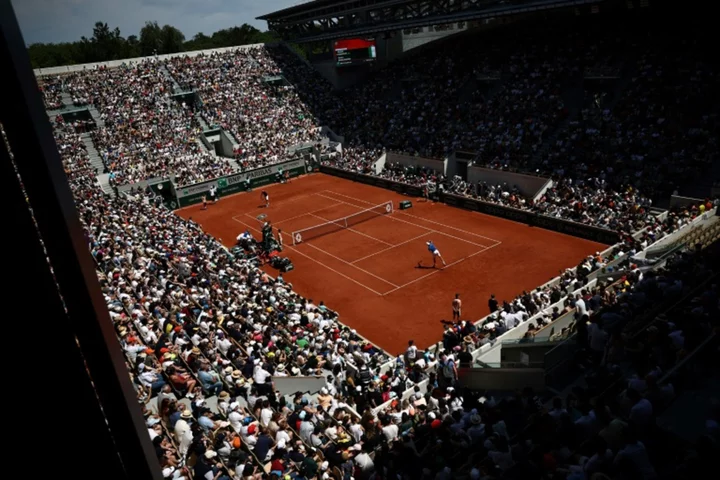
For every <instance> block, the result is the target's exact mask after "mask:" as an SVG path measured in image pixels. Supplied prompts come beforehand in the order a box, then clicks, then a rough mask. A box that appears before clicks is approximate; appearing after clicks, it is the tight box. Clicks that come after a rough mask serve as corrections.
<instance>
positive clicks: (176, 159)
mask: <svg viewBox="0 0 720 480" xmlns="http://www.w3.org/2000/svg"><path fill="white" fill-rule="evenodd" d="M64 85H65V88H66V89H67V90H68V91H69V93H70V94H71V95H72V97H73V98H74V99H75V100H74V101H76V102H81V103H87V104H92V105H94V106H95V107H96V108H97V110H98V111H99V112H100V117H101V118H100V120H101V126H99V128H97V129H96V130H95V131H94V132H93V142H94V144H95V147H96V148H97V150H98V152H99V153H100V154H101V156H102V157H103V159H104V162H105V164H106V166H107V168H108V170H109V171H110V172H112V178H113V184H114V185H125V184H132V183H136V182H139V181H142V180H146V179H149V178H155V177H169V176H171V175H175V178H176V183H178V184H179V185H187V184H190V183H195V182H199V181H202V180H206V179H211V178H217V177H219V176H222V175H227V174H230V173H232V172H233V171H234V169H233V168H232V166H231V165H230V164H229V163H228V162H227V161H226V160H224V159H223V158H219V157H215V156H214V155H211V154H210V153H208V152H207V151H206V150H203V148H202V147H201V145H200V144H199V139H198V136H199V134H200V133H201V131H202V129H201V127H200V124H199V123H198V120H197V118H195V113H194V111H193V109H192V106H190V105H185V104H183V105H178V104H175V102H174V101H173V100H172V99H171V98H170V96H171V94H172V93H173V90H172V81H171V80H169V79H168V78H167V77H166V76H165V74H164V73H163V72H162V71H161V69H160V66H159V65H158V63H157V62H155V61H144V62H142V63H138V64H134V65H130V66H128V65H123V66H121V67H118V68H96V69H93V70H90V71H83V72H81V73H75V74H72V75H68V76H67V77H66V79H65V83H64Z"/></svg>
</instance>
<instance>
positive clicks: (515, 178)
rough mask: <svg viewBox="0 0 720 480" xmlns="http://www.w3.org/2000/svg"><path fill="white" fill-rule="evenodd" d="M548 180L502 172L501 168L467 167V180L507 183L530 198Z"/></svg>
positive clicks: (495, 183) (493, 183)
mask: <svg viewBox="0 0 720 480" xmlns="http://www.w3.org/2000/svg"><path fill="white" fill-rule="evenodd" d="M548 181H550V179H549V178H545V177H535V176H532V175H524V174H522V173H513V172H504V171H502V170H493V169H490V168H484V167H477V166H474V165H471V166H470V167H468V182H470V183H477V182H487V183H488V184H492V185H497V184H499V183H507V184H508V185H510V186H517V187H518V189H519V190H520V192H522V194H523V195H525V196H527V197H530V198H534V197H535V195H536V194H537V193H538V192H539V191H540V190H542V189H543V187H545V186H546V185H547V183H548Z"/></svg>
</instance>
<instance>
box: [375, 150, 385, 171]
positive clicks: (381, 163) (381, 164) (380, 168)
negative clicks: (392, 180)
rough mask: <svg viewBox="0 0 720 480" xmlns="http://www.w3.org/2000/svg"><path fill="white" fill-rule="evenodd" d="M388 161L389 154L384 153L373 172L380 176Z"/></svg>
mask: <svg viewBox="0 0 720 480" xmlns="http://www.w3.org/2000/svg"><path fill="white" fill-rule="evenodd" d="M386 161H387V153H383V154H382V155H380V158H378V160H377V162H375V163H374V164H373V170H374V171H375V173H377V174H379V173H380V172H382V171H383V169H384V168H385V162H386Z"/></svg>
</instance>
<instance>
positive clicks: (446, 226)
mask: <svg viewBox="0 0 720 480" xmlns="http://www.w3.org/2000/svg"><path fill="white" fill-rule="evenodd" d="M323 191H325V192H328V193H332V194H333V195H338V196H340V197H345V198H349V199H351V200H355V201H358V202H362V203H366V204H368V205H373V204H372V203H371V202H368V201H365V200H360V199H357V198H353V197H350V196H348V195H343V194H342V193H337V192H333V191H332V190H323ZM326 198H329V197H326ZM333 200H336V199H333ZM397 213H399V214H401V215H407V216H408V217H411V218H417V219H418V220H422V221H424V222H428V223H434V224H435V225H440V226H442V227H445V228H450V229H452V230H457V231H458V232H463V233H467V234H468V235H472V236H474V237H479V238H484V239H485V240H490V241H492V242H497V243H502V242H501V241H499V240H495V239H494V238H490V237H485V236H483V235H478V234H477V233H473V232H468V231H467V230H463V229H461V228H457V227H451V226H450V225H445V224H444V223H440V222H436V221H434V220H428V219H427V218H423V217H418V216H417V215H412V214H410V213H406V212H401V211H398V212H397ZM418 226H419V225H418Z"/></svg>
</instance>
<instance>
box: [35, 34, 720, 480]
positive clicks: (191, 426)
mask: <svg viewBox="0 0 720 480" xmlns="http://www.w3.org/2000/svg"><path fill="white" fill-rule="evenodd" d="M480 35H483V37H482V40H483V41H482V42H481V43H482V45H483V47H482V48H477V47H475V48H472V47H470V45H477V44H478V43H479V41H478V39H477V38H475V37H473V34H471V35H469V36H467V35H466V36H458V37H457V38H452V39H450V40H446V41H445V42H444V43H442V44H441V45H439V46H432V45H430V46H428V47H424V48H423V50H422V51H421V52H420V53H418V54H416V55H412V56H409V57H408V58H407V59H404V60H401V61H399V62H397V63H394V64H390V65H389V66H387V67H386V68H384V69H382V70H379V71H378V72H376V73H375V74H374V76H373V77H372V78H370V79H368V80H367V81H365V82H364V83H362V84H360V85H359V86H356V87H353V89H352V91H350V92H349V93H348V92H345V93H343V95H338V94H336V93H335V92H334V91H333V89H332V88H331V87H330V85H329V84H328V83H326V82H325V80H324V79H323V78H322V77H321V76H319V75H318V74H317V73H316V72H315V71H313V69H312V68H311V67H309V66H308V65H307V64H306V63H304V62H302V61H301V60H300V59H298V57H297V55H296V54H295V53H294V52H293V51H291V50H290V49H288V48H286V47H285V46H283V45H273V46H260V45H259V46H252V47H248V48H238V49H231V50H229V51H225V52H222V53H210V54H203V55H198V56H184V55H178V56H175V57H174V58H171V59H155V58H150V59H145V60H142V61H138V62H134V63H128V64H126V65H123V66H119V67H115V68H105V67H103V68H95V69H90V70H83V71H79V72H76V73H72V74H68V75H62V76H52V77H41V78H40V79H39V80H40V84H41V88H42V92H43V97H44V100H45V105H46V108H47V109H48V110H49V111H54V110H57V108H58V107H59V106H60V105H62V98H63V94H66V96H67V97H69V98H71V99H72V103H73V104H75V105H76V106H84V105H90V106H92V107H94V108H95V109H96V111H97V118H95V121H96V126H97V128H95V129H93V131H92V133H91V134H90V135H91V140H92V146H93V148H95V149H96V150H97V152H98V153H99V155H100V156H101V158H102V159H103V164H104V168H103V171H98V169H97V168H96V167H95V166H93V165H92V164H91V161H90V154H89V152H88V148H89V147H88V145H87V143H86V142H84V141H83V134H84V130H83V129H84V128H85V127H84V123H82V122H78V123H76V122H73V121H65V122H64V121H57V122H55V126H54V128H55V130H54V131H55V137H56V140H57V144H58V147H59V150H60V153H61V155H62V159H63V162H64V166H65V170H66V172H67V175H68V180H69V182H70V185H71V187H72V189H73V193H74V195H75V198H76V201H77V207H78V211H79V214H80V218H81V219H82V221H83V223H84V226H85V230H86V234H87V239H88V244H89V248H90V250H91V252H92V255H93V257H94V259H95V261H96V264H97V272H98V277H99V279H100V283H101V286H102V290H103V293H104V295H105V300H106V302H107V306H108V309H109V311H110V316H111V318H112V321H113V322H114V324H115V329H116V331H117V334H118V337H119V339H120V342H121V344H122V346H123V348H124V351H125V354H126V358H127V366H128V370H129V373H130V376H131V377H132V379H133V382H134V385H135V386H136V389H137V393H138V400H139V402H140V403H141V404H142V406H143V410H144V413H145V418H146V420H147V427H148V432H149V435H150V436H151V438H152V441H153V444H154V445H155V449H156V452H157V455H158V459H159V460H160V462H161V465H162V468H163V475H164V477H165V478H173V479H181V478H184V479H190V478H196V479H200V478H208V479H211V478H215V479H218V478H221V479H224V478H237V479H261V478H283V479H284V478H293V479H308V480H309V479H314V478H333V479H336V480H337V479H350V478H356V479H380V478H402V479H451V478H468V479H480V478H482V479H499V478H509V479H533V478H572V479H590V478H596V479H598V478H608V477H609V478H622V479H625V478H642V479H646V480H650V479H654V478H661V477H663V478H690V477H691V476H692V475H695V474H701V473H700V472H705V471H710V470H705V468H709V467H710V462H711V459H712V452H713V451H716V450H717V442H718V423H717V422H718V420H720V417H719V416H718V415H719V414H720V411H718V410H717V408H718V407H717V406H715V410H714V411H712V412H710V414H709V416H708V418H707V419H706V420H707V429H706V431H705V432H704V435H703V436H702V437H701V441H699V442H697V443H691V444H680V443H679V442H674V441H672V442H671V440H669V439H668V437H667V436H666V435H664V434H662V435H661V434H660V433H659V428H658V427H657V423H656V420H657V419H660V418H661V416H662V415H663V412H664V411H666V409H670V408H673V407H672V402H673V399H674V398H676V397H678V396H680V395H681V394H682V393H683V391H684V389H685V388H690V387H691V386H692V387H693V388H694V387H695V386H696V384H695V383H693V382H690V381H689V380H688V377H691V376H697V375H699V374H700V375H701V376H702V375H706V374H707V375H708V376H712V375H714V377H715V378H716V377H717V372H714V374H712V375H711V373H712V372H710V371H709V369H706V368H705V367H704V361H705V357H706V356H707V352H706V350H704V348H705V346H706V342H708V341H709V339H713V338H714V336H715V335H717V328H718V319H719V318H720V315H719V313H720V312H718V288H717V283H716V278H717V277H716V275H717V266H718V263H717V256H718V253H717V249H716V248H715V249H713V248H706V247H709V246H710V245H711V244H713V242H716V241H717V238H718V230H719V228H718V224H717V223H716V222H715V223H712V222H708V225H710V226H705V224H702V225H701V222H703V221H705V220H707V218H708V215H707V214H708V213H710V212H713V211H714V209H715V208H717V201H716V200H715V201H713V200H712V199H703V200H702V201H698V202H695V203H694V204H691V205H688V206H684V207H681V208H675V209H672V210H670V211H665V212H662V213H661V211H660V210H656V209H654V208H653V199H658V198H665V197H669V195H670V193H672V192H673V191H675V190H678V189H681V188H682V186H683V185H682V182H683V181H685V180H688V181H692V180H694V179H695V178H697V177H698V176H702V175H703V174H704V172H707V171H708V170H709V169H710V168H711V166H712V162H717V161H718V160H717V154H718V150H717V147H718V145H717V136H716V132H717V126H718V124H717V122H718V116H717V111H718V110H717V106H718V104H717V86H718V85H719V84H720V82H719V81H718V80H720V79H719V78H718V74H719V72H720V70H718V64H717V60H718V57H717V56H713V55H710V54H709V53H708V52H707V48H706V47H707V45H706V44H705V39H704V38H701V36H700V35H698V37H696V38H686V39H683V41H682V42H679V41H678V38H676V36H673V35H671V34H668V32H667V31H664V30H661V29H659V30H658V31H653V30H652V29H651V30H650V31H645V30H639V29H637V30H635V29H632V28H630V29H628V28H627V26H626V25H623V24H621V23H618V24H607V23H597V24H590V25H586V26H585V28H574V29H573V30H572V31H570V32H567V31H563V32H561V34H560V33H557V32H552V31H546V30H544V29H543V28H542V27H534V28H524V29H522V30H517V29H508V30H507V31H494V32H492V34H491V35H490V34H487V33H483V34H480ZM589 70H592V71H597V70H603V71H607V70H611V71H613V72H617V75H618V77H619V78H620V80H618V81H616V82H611V83H610V85H609V86H607V85H603V86H602V87H601V88H602V89H604V90H605V93H604V94H603V95H596V92H595V91H593V92H592V95H590V94H585V95H579V96H578V93H582V92H583V91H584V90H587V91H588V92H589V90H590V87H589V86H588V84H587V82H585V83H584V82H583V76H584V74H585V72H587V71H589ZM491 71H492V72H501V74H500V78H499V79H497V80H496V81H495V82H494V84H493V85H484V84H482V80H479V79H480V78H483V77H482V74H483V73H484V72H491ZM277 75H283V76H284V77H285V78H286V79H287V80H288V81H289V83H290V85H281V86H271V85H269V84H268V83H267V82H265V81H264V80H263V79H265V78H267V77H273V76H277ZM176 88H180V89H182V90H187V89H193V90H195V91H196V92H197V94H198V95H199V97H200V99H201V101H202V103H201V104H200V105H189V104H188V105H186V104H178V103H175V102H173V101H170V96H171V95H172V94H173V93H176V92H175V89H176ZM592 88H596V87H595V86H593V87H592ZM578 98H580V100H578ZM209 125H218V126H220V127H222V129H224V130H225V131H227V132H229V133H230V134H231V135H232V136H233V137H234V139H235V141H236V144H237V145H238V148H237V149H236V151H235V152H234V153H235V154H234V157H233V158H224V157H222V156H218V155H216V154H214V153H213V152H209V151H208V150H207V149H206V148H204V147H203V145H202V144H201V143H199V142H198V137H199V135H200V133H201V132H202V130H203V128H205V127H207V126H209ZM323 126H328V127H330V128H331V129H332V130H333V131H334V132H336V133H338V134H340V135H343V136H344V144H343V148H342V152H341V153H339V154H337V155H334V156H332V157H328V158H327V159H326V160H325V162H326V163H327V164H328V165H332V166H334V167H337V168H342V169H347V170H351V171H353V172H359V173H365V174H369V175H379V176H382V177H385V178H389V179H392V180H394V181H397V182H402V183H408V184H412V185H424V184H426V183H428V182H430V183H433V184H435V185H436V186H437V188H442V189H444V190H445V191H447V192H451V193H455V194H458V195H465V196H470V197H474V198H480V199H482V200H484V201H486V202H491V203H497V204H500V205H506V206H511V207H514V208H518V209H523V210H530V211H534V212H540V213H544V214H547V215H551V216H555V217H559V218H563V219H567V220H571V221H574V222H579V223H583V224H588V225H593V226H598V227H602V228H606V229H610V230H613V231H617V232H618V238H620V241H619V242H618V244H617V245H615V246H613V247H612V248H610V249H608V250H607V251H605V252H598V253H597V254H596V255H594V256H591V257H589V258H585V259H570V260H569V262H570V263H573V264H576V265H577V267H575V268H572V269H568V270H567V271H566V272H565V273H563V274H562V275H561V276H560V277H558V278H557V279H554V280H553V281H551V282H549V283H548V284H546V285H544V286H541V287H538V288H537V289H536V290H534V291H531V292H522V294H520V295H519V296H518V297H517V298H515V299H497V301H495V300H491V301H490V302H489V307H490V315H488V316H487V317H485V318H483V319H482V320H480V321H478V322H474V320H476V319H464V320H465V321H463V322H462V323H458V324H456V325H452V326H448V327H447V328H446V331H445V334H444V335H442V338H441V332H438V342H439V343H438V345H435V346H433V347H432V348H427V349H425V350H424V351H423V350H418V349H417V348H416V347H415V346H414V345H412V343H410V344H409V347H408V350H407V351H406V352H383V351H382V350H380V349H379V348H378V347H376V346H374V345H372V344H371V343H369V342H368V341H366V340H365V339H363V338H362V337H361V336H359V335H358V333H357V332H355V331H354V330H351V329H349V328H347V327H345V326H344V325H343V324H342V323H341V322H340V320H339V318H341V317H339V316H338V313H339V314H340V315H341V314H342V311H341V307H338V306H334V305H329V306H325V305H323V304H322V303H319V302H318V303H317V304H316V303H315V302H313V300H311V299H307V298H304V297H303V296H302V292H295V291H294V290H293V287H292V285H290V284H288V283H286V282H285V281H284V280H283V278H282V275H279V276H278V277H277V278H271V277H270V276H269V275H268V274H267V273H265V272H264V271H263V270H262V269H260V268H259V266H258V265H257V263H256V262H255V261H254V260H252V259H251V258H250V257H249V256H247V257H246V256H244V255H242V254H239V255H238V254H237V253H236V252H235V253H231V252H229V251H228V250H227V249H226V248H225V247H224V246H223V245H222V244H221V243H220V242H218V241H217V240H216V239H214V238H212V237H210V236H209V235H207V234H205V233H204V232H203V231H202V229H201V228H200V227H199V226H198V225H197V224H195V223H193V222H192V221H186V220H184V219H181V218H180V217H178V216H176V215H175V214H174V213H173V212H172V211H170V210H168V209H166V208H165V207H164V206H162V205H158V204H156V203H155V202H153V201H152V199H150V198H149V197H148V196H146V195H145V194H144V193H143V192H142V191H141V190H137V191H132V192H131V193H128V194H123V195H115V194H111V195H109V194H107V193H105V192H103V190H102V189H101V188H100V187H99V185H98V180H97V177H98V175H99V174H102V173H108V174H110V176H111V178H112V182H113V185H115V186H124V185H132V184H134V183H137V182H140V181H142V180H147V179H150V178H156V177H168V176H170V175H174V176H175V179H176V182H177V183H178V185H189V184H193V183H197V182H200V181H203V180H206V179H212V178H217V177H220V176H222V175H225V174H228V173H232V172H236V171H242V170H246V169H252V168H256V167H259V166H266V165H269V164H272V163H276V162H280V161H284V160H286V159H287V158H288V149H289V147H292V146H294V145H298V144H304V143H307V142H313V143H314V142H319V141H320V140H321V135H320V132H321V127H323ZM458 149H465V150H471V151H473V152H476V155H477V159H476V162H478V163H479V164H482V165H485V166H489V167H491V168H497V169H505V170H512V171H526V172H532V173H533V174H540V175H546V176H548V177H549V178H552V179H553V180H554V186H553V187H552V188H551V189H550V190H548V191H547V192H545V193H544V194H543V195H542V197H541V198H538V199H532V198H527V197H526V196H524V195H523V194H522V193H520V192H519V191H518V190H517V188H516V187H515V186H514V185H502V184H500V185H488V184H475V185H473V184H469V183H467V182H465V181H463V180H461V179H455V178H445V177H444V176H443V172H438V171H430V170H428V169H424V168H415V167H408V166H406V165H399V164H391V163H389V164H386V165H385V166H384V168H383V169H382V170H381V171H377V170H376V169H375V168H374V167H373V166H374V164H375V162H376V161H377V160H378V158H379V157H380V156H381V155H382V154H383V153H385V152H390V151H393V152H403V153H406V154H410V155H417V156H424V157H430V158H432V157H443V156H447V155H450V154H452V152H454V151H456V150H458ZM696 225H701V227H696ZM678 231H680V234H679V235H678V233H677V232H678ZM671 234H675V235H678V238H679V239H680V240H677V242H679V243H678V244H683V245H688V248H687V249H682V248H681V249H674V250H672V251H670V253H669V254H668V255H667V256H663V257H660V260H652V261H651V260H647V259H646V258H645V257H644V256H643V255H642V254H643V252H644V251H645V250H646V249H647V248H648V247H650V246H651V245H653V244H654V243H655V242H657V241H659V240H661V239H662V238H664V237H667V236H668V235H671ZM716 246H717V245H715V247H716ZM613 272H617V275H609V274H612V273H613ZM599 273H602V274H603V275H602V276H599V275H598V274H599ZM335 308H337V309H338V310H339V312H338V313H336V312H335V311H334V310H333V309H335ZM568 315H569V316H570V317H572V318H574V321H573V322H572V323H570V324H568V326H567V327H566V328H564V329H563V330H562V331H560V332H556V339H557V340H560V341H561V340H564V339H567V338H571V339H572V341H573V342H575V343H577V345H578V347H579V348H578V349H577V352H576V353H575V354H574V356H573V363H574V367H573V370H572V373H574V374H575V375H576V376H579V377H580V380H579V381H577V382H575V383H574V384H572V386H571V387H569V388H567V389H565V390H563V391H562V392H561V393H559V392H555V393H554V394H551V395H549V396H548V394H547V392H542V393H540V392H534V391H532V390H531V389H526V390H523V391H519V392H516V393H514V394H505V395H499V394H497V393H494V392H472V391H470V390H467V389H465V388H463V385H462V382H458V378H457V369H456V368H455V367H470V366H472V365H473V364H474V362H475V361H476V360H477V359H478V358H481V354H482V353H483V352H485V351H487V350H488V349H489V348H491V347H492V346H493V345H495V344H496V343H497V342H500V341H501V340H502V337H503V335H504V334H506V333H507V332H508V331H511V330H513V329H521V330H522V331H523V332H524V333H523V334H522V335H521V338H522V340H523V341H528V342H529V341H532V338H533V334H534V332H536V331H538V330H539V329H541V328H542V327H543V326H545V325H551V324H552V323H553V322H554V321H555V320H556V319H558V318H560V317H562V316H568ZM408 340H410V334H408ZM423 347H426V346H423ZM714 348H715V349H716V348H717V347H714ZM696 352H699V353H698V354H697V355H696ZM711 353H712V352H711ZM715 353H717V352H716V351H715ZM687 359H692V361H693V363H692V367H688V365H690V363H689V362H688V361H687ZM698 365H700V366H698ZM688 371H692V372H693V375H685V374H686V373H687V372H688ZM698 372H700V373H698ZM282 376H299V377H305V376H319V377H322V378H324V379H325V386H324V387H322V388H321V389H320V390H319V391H318V392H311V393H303V392H300V393H298V394H296V395H289V396H287V395H285V396H284V395H281V394H280V393H278V392H276V391H275V390H274V389H273V382H272V378H273V377H282ZM691 383H692V385H691Z"/></svg>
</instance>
